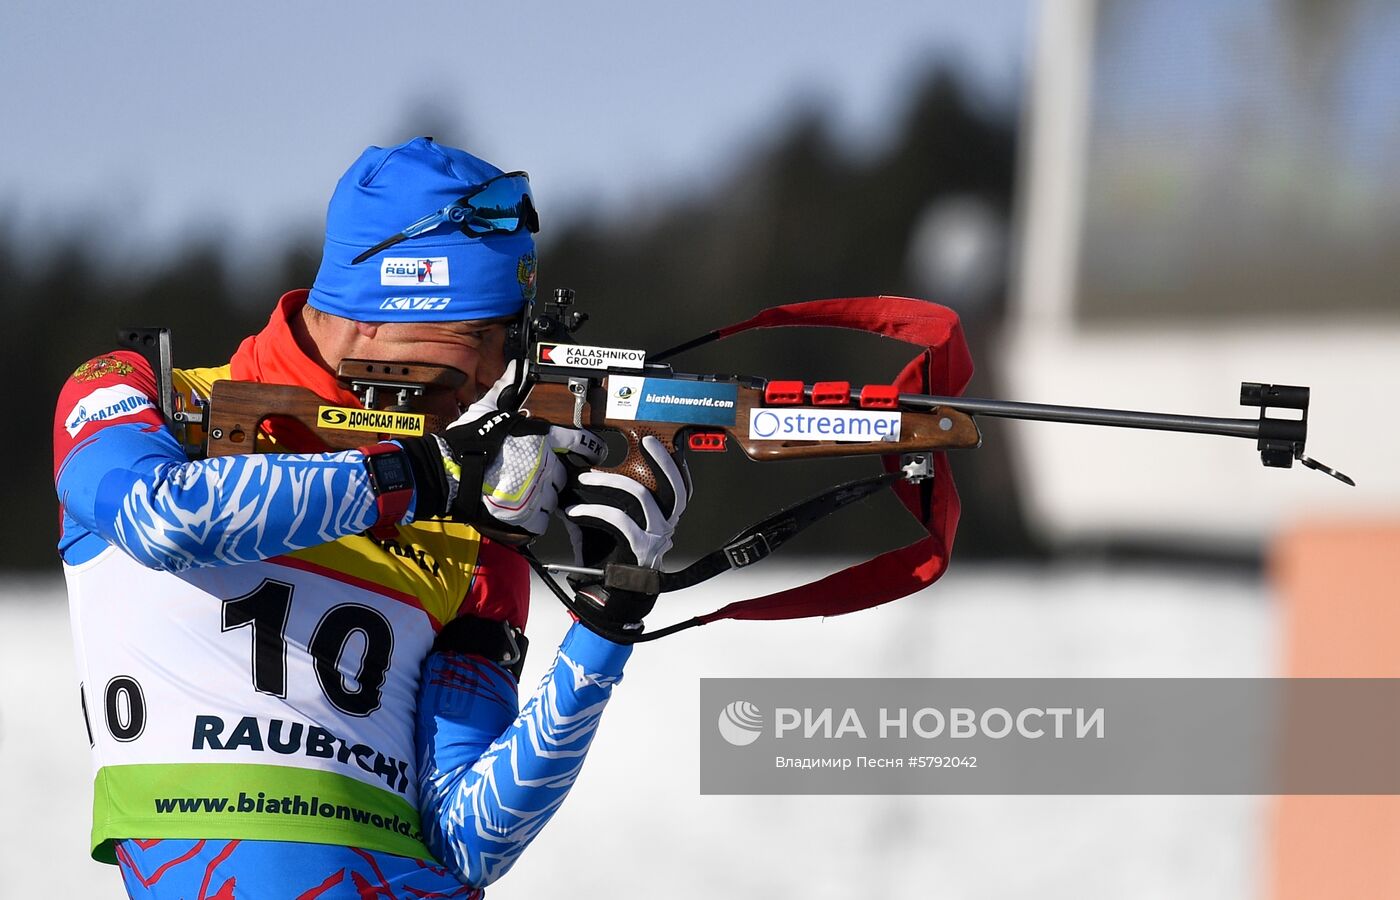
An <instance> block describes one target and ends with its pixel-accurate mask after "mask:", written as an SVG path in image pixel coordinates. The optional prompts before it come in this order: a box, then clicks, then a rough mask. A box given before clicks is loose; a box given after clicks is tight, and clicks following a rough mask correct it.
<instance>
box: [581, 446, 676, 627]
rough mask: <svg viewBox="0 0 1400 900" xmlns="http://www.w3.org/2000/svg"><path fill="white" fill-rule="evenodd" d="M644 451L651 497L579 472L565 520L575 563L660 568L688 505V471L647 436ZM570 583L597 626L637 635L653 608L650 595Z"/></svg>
mask: <svg viewBox="0 0 1400 900" xmlns="http://www.w3.org/2000/svg"><path fill="white" fill-rule="evenodd" d="M641 449H642V457H643V459H645V460H646V463H647V466H648V467H649V468H650V469H651V472H652V476H653V477H654V478H655V480H656V485H657V488H656V491H655V492H652V491H648V490H647V489H646V488H644V487H642V485H641V484H639V483H638V482H636V481H633V480H632V479H631V478H628V477H626V476H625V475H618V474H615V473H610V472H591V471H590V472H583V473H582V474H580V475H578V476H577V477H576V478H575V479H574V482H573V484H572V485H571V491H570V496H569V505H568V506H566V507H565V509H564V512H563V517H564V525H565V528H566V529H567V530H568V532H569V539H570V541H571V543H572V544H573V546H574V561H575V563H576V564H577V565H579V566H584V567H588V568H604V567H605V566H606V565H607V564H608V563H610V562H621V563H627V564H633V565H637V566H641V567H644V568H648V569H660V567H661V561H662V557H663V556H664V555H665V553H666V551H667V550H669V549H671V540H672V536H673V535H674V533H675V530H676V524H677V523H678V522H679V521H680V517H681V514H682V513H684V512H685V508H686V504H687V503H688V502H689V500H690V495H691V485H690V472H689V470H688V469H687V468H686V465H685V460H684V458H683V457H682V456H681V455H680V453H679V451H678V452H677V453H676V454H674V455H673V454H670V453H667V452H666V448H665V446H664V445H663V444H662V443H661V441H659V440H658V439H657V438H655V437H652V436H651V435H647V436H646V437H643V438H642V441H641ZM569 583H570V585H571V586H572V587H573V588H574V592H575V595H576V596H577V598H578V599H579V600H580V601H581V602H582V603H583V604H584V605H586V606H587V607H589V608H591V609H594V610H596V611H597V614H598V618H599V619H600V620H601V621H602V622H604V623H606V624H607V625H609V626H612V627H616V628H621V629H622V630H624V631H638V632H639V631H641V630H642V618H643V617H644V616H646V615H647V614H648V613H649V612H651V610H652V607H653V606H655V605H656V594H655V593H653V592H647V591H643V590H627V589H624V588H621V587H616V586H613V587H610V586H607V585H605V584H604V583H603V579H602V578H601V577H599V576H586V575H574V576H570V578H569ZM584 624H588V622H587V620H586V619H585V622H584Z"/></svg>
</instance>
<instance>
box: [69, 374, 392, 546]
mask: <svg viewBox="0 0 1400 900" xmlns="http://www.w3.org/2000/svg"><path fill="white" fill-rule="evenodd" d="M156 394H157V390H156V386H155V379H154V377H153V375H152V372H151V369H150V366H149V365H148V364H147V363H146V361H145V360H143V359H142V358H141V357H140V356H139V355H137V354H134V353H125V352H119V353H114V354H112V355H110V356H105V357H99V358H98V359H96V360H92V361H90V362H88V363H85V364H84V365H83V366H80V367H79V368H78V370H77V371H76V372H74V373H73V376H72V377H71V378H70V379H69V380H68V382H67V384H65V385H64V388H63V391H62V393H61V394H60V395H59V401H58V410H57V415H56V418H55V422H54V481H55V484H56V485H57V489H58V496H59V500H60V502H61V503H62V506H63V529H64V535H63V540H62V542H61V543H60V548H61V549H62V550H63V553H64V558H65V559H66V560H68V561H69V562H70V563H71V562H76V561H81V559H82V558H84V557H86V556H90V555H92V553H91V548H93V547H100V546H103V545H107V544H110V545H115V546H117V547H120V548H121V549H122V550H124V551H125V552H126V553H127V554H129V555H130V556H131V557H132V558H134V559H135V560H136V561H138V562H140V563H141V564H142V565H145V566H149V567H151V568H157V569H165V570H168V571H171V572H179V571H183V570H185V569H188V568H191V567H196V566H220V565H234V564H237V563H242V562H250V561H252V560H257V559H266V558H268V557H272V556H278V555H280V554H283V553H288V552H291V551H293V550H301V549H305V548H307V547H314V546H316V545H318V544H323V543H326V542H327V541H332V540H335V539H337V538H340V537H344V536H346V535H351V534H358V533H360V532H362V531H364V530H365V529H367V528H369V527H370V526H372V525H373V524H374V522H375V520H376V518H377V516H378V510H377V508H376V506H375V501H374V494H373V491H372V489H371V488H370V485H369V480H368V477H367V476H366V474H365V471H364V465H363V460H364V455H363V454H361V453H360V452H359V451H357V450H349V451H344V452H341V453H318V454H290V453H275V454H272V453H269V454H248V455H243V456H227V457H221V458H217V459H204V460H197V461H194V462H191V461H189V460H188V459H186V457H185V453H184V451H183V450H182V449H181V447H180V445H179V443H178V442H177V441H176V440H175V438H174V436H173V435H172V434H171V433H170V431H169V430H168V429H167V428H166V427H165V425H164V424H163V422H162V419H161V416H160V412H159V409H158V407H157V405H156V403H155V402H154V400H153V399H152V398H154V397H155V396H156ZM84 542H86V544H84ZM85 547H86V549H85Z"/></svg>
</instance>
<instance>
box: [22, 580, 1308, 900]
mask: <svg viewBox="0 0 1400 900" xmlns="http://www.w3.org/2000/svg"><path fill="white" fill-rule="evenodd" d="M819 568H821V569H823V570H829V569H834V568H835V564H834V563H832V564H829V565H827V566H825V567H823V566H822V565H821V563H820V562H817V563H812V564H808V565H806V566H804V567H799V566H793V565H788V566H787V567H786V568H784V567H782V565H781V564H780V563H776V562H775V563H773V564H771V565H770V566H769V567H768V571H766V572H764V571H759V570H755V572H754V573H753V574H750V575H746V576H742V577H740V576H736V575H731V576H728V578H727V579H726V578H723V577H722V578H720V579H717V580H716V581H715V582H711V584H712V585H715V586H714V587H709V586H707V587H705V588H701V589H695V590H692V591H690V592H688V593H687V594H682V595H677V596H676V598H675V599H674V600H673V601H672V602H674V603H676V604H677V605H678V606H681V605H683V607H684V609H685V612H686V613H691V612H695V611H698V610H700V609H702V608H704V609H709V608H713V607H715V606H719V605H721V604H722V603H724V602H727V601H729V600H731V599H733V594H732V593H731V592H732V591H735V590H738V588H739V587H740V586H742V587H743V588H744V589H745V590H746V593H747V594H749V595H753V594H757V593H761V592H765V591H769V590H774V589H777V588H779V587H782V586H786V585H788V584H792V583H796V581H797V580H799V579H802V578H805V577H811V576H812V575H814V574H819V573H818V572H816V570H817V569H819ZM691 595H694V597H693V598H692V596H691ZM680 617H681V616H680V615H679V614H678V615H677V616H676V618H680ZM566 626H567V619H566V617H565V615H564V613H563V611H562V609H560V608H559V607H558V604H557V603H555V602H553V601H552V600H551V599H550V598H549V597H548V596H546V595H544V594H543V589H542V588H540V589H539V590H538V591H537V594H536V603H535V607H534V609H533V611H532V619H531V627H530V637H531V641H532V653H531V659H530V662H529V665H528V666H527V667H526V673H525V678H524V680H523V683H524V684H525V685H526V686H527V687H533V685H534V684H535V683H536V682H537V681H538V678H539V675H540V674H541V673H542V672H543V670H544V667H545V666H546V665H547V663H548V661H549V657H550V656H551V652H550V651H551V649H552V647H553V646H555V645H556V644H557V642H558V639H559V638H560V637H561V636H562V634H563V631H564V629H565V628H566ZM1279 637H1280V636H1279V634H1278V626H1277V621H1276V615H1275V606H1274V604H1273V603H1272V600H1271V597H1270V595H1269V593H1268V591H1267V589H1266V587H1265V586H1264V585H1262V584H1261V583H1260V582H1258V581H1257V580H1254V579H1250V578H1244V577H1236V576H1229V575H1224V576H1222V575H1221V573H1220V572H1218V571H1206V570H1202V571H1190V570H1183V569H1171V570H1151V569H1121V568H1120V569H1103V568H1096V567H1089V566H1082V565H1081V566H1071V567H1051V568H1043V567H1035V568H1030V567H1028V568H1007V567H989V566H984V567H977V566H963V567H958V566H956V565H955V566H954V569H953V571H952V572H950V574H949V575H948V576H947V577H946V578H945V579H944V580H943V581H942V582H941V583H940V584H938V585H936V586H935V587H934V588H932V589H931V590H930V591H928V592H926V593H925V594H923V595H920V596H917V597H911V598H908V599H906V600H903V601H900V602H899V603H895V604H892V605H890V606H887V607H884V608H881V609H877V610H870V611H867V612H864V613H858V614H855V615H852V616H846V617H841V618H836V619H827V620H818V621H802V622H784V623H757V622H754V623H739V622H722V623H718V624H715V625H712V626H710V627H708V628H704V629H700V630H698V631H692V632H688V633H685V634H682V635H678V636H676V637H673V638H670V639H666V640H663V641H661V642H660V643H657V644H654V645H650V646H644V647H641V648H639V649H638V651H637V652H636V655H635V656H634V657H633V660H632V662H631V663H630V664H629V667H628V672H627V678H626V680H625V681H624V682H623V684H622V685H621V686H620V687H619V688H618V692H617V694H616V695H615V697H614V700H613V703H612V705H611V707H610V708H609V710H608V712H607V715H606V716H605V718H604V722H603V728H602V729H601V731H600V734H599V736H598V738H597V741H596V743H595V746H594V750H593V753H592V755H591V756H590V759H589V762H588V766H587V768H586V769H585V772H584V774H583V776H582V777H581V779H580V781H579V783H578V785H577V786H576V787H575V789H574V793H573V795H572V796H571V797H570V798H569V801H568V802H567V803H565V805H564V807H563V809H562V810H561V811H560V813H559V814H558V815H557V816H556V818H555V820H554V822H553V823H552V824H551V825H550V827H549V828H548V829H546V830H545V832H544V834H543V835H542V836H541V837H540V838H539V840H538V841H537V842H536V843H535V844H534V845H533V846H532V847H531V848H530V850H529V851H527V853H526V854H525V856H524V857H523V859H522V861H521V863H520V864H519V866H518V867H517V868H516V870H515V871H513V872H511V873H510V874H509V875H507V876H506V878H505V879H504V880H503V881H501V882H500V883H499V884H498V885H497V886H496V887H494V888H492V889H491V891H490V892H489V893H490V896H491V897H492V898H493V900H514V898H522V900H523V898H532V900H535V898H548V897H569V898H594V897H598V898H602V897H608V898H628V897H652V896H663V897H667V898H675V900H684V898H701V897H705V898H709V897H716V896H721V897H727V898H741V900H742V898H765V900H782V898H789V897H791V898H797V897H801V898H804V900H819V898H837V897H880V898H915V897H918V898H924V897H939V898H947V900H961V898H969V900H1001V898H1023V897H1028V896H1035V897H1038V898H1046V900H1056V898H1075V900H1092V898H1143V900H1157V898H1162V900H1166V898H1188V897H1189V898H1192V900H1211V898H1222V900H1224V898H1230V900H1235V898H1242V897H1251V896H1258V895H1259V894H1260V890H1261V883H1262V868H1263V864H1264V861H1265V857H1264V852H1265V849H1266V848H1265V837H1266V832H1265V824H1266V819H1267V813H1268V811H1269V808H1270V807H1269V801H1268V799H1267V798H1258V797H931V796H910V797H822V796H818V797H727V796H706V797H702V796H700V794H699V774H698V772H699V768H698V760H697V756H698V747H699V728H700V723H699V722H698V721H697V717H698V713H697V710H698V705H699V682H698V679H699V678H700V677H702V676H754V677H785V676H793V677H813V676H833V675H836V676H859V677H872V676H904V677H908V676H932V677H965V676H1022V677H1026V676H1031V677H1034V676H1044V677H1052V676H1059V677H1084V676H1213V677H1227V676H1230V677H1248V676H1266V675H1272V674H1274V673H1275V670H1276V658H1277V654H1278V647H1279ZM77 694H78V691H77V684H76V679H75V677H74V674H73V662H72V654H71V649H70V646H69V636H68V621H67V609H66V605H65V600H64V595H63V588H62V584H61V581H58V580H44V581H33V580H9V581H0V771H3V772H4V773H5V778H4V781H3V785H4V786H3V788H0V810H3V811H4V815H0V872H3V873H4V875H3V876H0V877H2V878H3V884H0V895H2V896H5V897H35V896H46V897H54V896H83V897H92V898H104V897H112V898H116V897H121V896H123V895H122V892H121V887H120V879H119V878H118V877H117V875H116V872H115V870H112V869H109V868H108V867H106V866H102V865H99V864H97V863H94V862H91V861H90V860H89V859H88V857H87V830H88V824H89V823H88V814H89V810H90V796H89V785H90V781H89V778H90V774H89V768H88V766H89V763H88V751H87V740H86V735H85V734H84V732H83V725H82V721H81V715H80V713H79V711H78V699H77Z"/></svg>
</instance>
